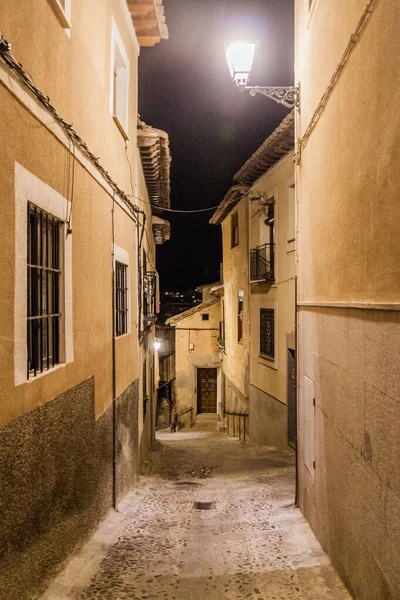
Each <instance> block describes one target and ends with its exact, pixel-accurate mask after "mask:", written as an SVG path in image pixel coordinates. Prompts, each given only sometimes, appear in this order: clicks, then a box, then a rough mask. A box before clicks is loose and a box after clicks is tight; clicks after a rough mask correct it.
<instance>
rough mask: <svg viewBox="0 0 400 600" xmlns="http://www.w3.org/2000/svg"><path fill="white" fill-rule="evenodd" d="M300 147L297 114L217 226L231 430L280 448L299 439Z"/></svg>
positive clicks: (248, 168)
mask: <svg viewBox="0 0 400 600" xmlns="http://www.w3.org/2000/svg"><path fill="white" fill-rule="evenodd" d="M293 146H294V114H292V113H291V114H290V115H288V117H287V118H286V119H285V120H284V121H283V122H282V123H281V125H280V126H279V127H278V128H277V129H276V130H275V131H274V132H273V134H272V135H271V136H270V137H269V138H268V139H267V140H266V141H265V142H264V144H263V145H262V146H261V147H260V148H259V149H258V150H257V152H255V153H254V155H253V156H252V157H250V159H249V160H248V161H247V162H246V163H245V165H243V167H242V168H241V169H240V171H239V172H238V173H237V174H236V175H235V178H234V179H235V185H234V186H233V187H232V188H231V190H230V191H229V192H228V194H227V195H226V196H225V198H224V200H223V201H222V203H221V205H220V206H219V208H218V209H217V211H216V213H215V214H214V216H213V217H212V219H211V223H214V224H219V223H220V224H221V226H222V240H223V275H224V297H223V302H224V306H223V314H224V329H225V335H224V338H225V343H224V346H225V347H224V358H223V370H224V380H225V388H224V391H225V395H224V407H225V415H226V428H228V427H229V430H231V429H232V427H231V425H232V426H233V425H235V433H236V434H238V433H239V435H240V437H242V439H244V438H245V437H250V439H252V440H254V441H257V442H260V443H263V444H268V445H271V446H276V447H280V448H286V447H287V445H288V441H289V442H290V443H291V444H292V445H293V446H294V445H295V437H296V434H295V427H296V395H295V380H294V372H295V351H296V344H295V241H294V238H295V226H294V216H295V206H294V166H293ZM245 415H247V416H246V417H245ZM239 423H240V431H239ZM289 424H290V432H289V430H288V426H289Z"/></svg>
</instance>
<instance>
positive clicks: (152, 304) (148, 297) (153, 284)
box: [143, 273, 157, 320]
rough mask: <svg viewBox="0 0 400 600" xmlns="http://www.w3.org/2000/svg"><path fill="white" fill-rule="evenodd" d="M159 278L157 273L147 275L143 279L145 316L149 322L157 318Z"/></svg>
mask: <svg viewBox="0 0 400 600" xmlns="http://www.w3.org/2000/svg"><path fill="white" fill-rule="evenodd" d="M156 291H157V276H156V274H155V273H146V274H145V275H144V277H143V297H144V302H143V304H144V311H143V316H144V318H145V319H147V320H151V319H155V318H156V317H157V310H156Z"/></svg>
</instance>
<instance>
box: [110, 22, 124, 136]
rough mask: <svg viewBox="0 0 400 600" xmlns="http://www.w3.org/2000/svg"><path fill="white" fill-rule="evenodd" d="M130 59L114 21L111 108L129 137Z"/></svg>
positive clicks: (112, 33)
mask: <svg viewBox="0 0 400 600" xmlns="http://www.w3.org/2000/svg"><path fill="white" fill-rule="evenodd" d="M128 99H129V59H128V55H127V53H126V50H125V48H124V45H123V43H122V39H121V36H120V34H119V31H118V29H117V26H116V24H115V21H114V20H113V21H112V30H111V95H110V110H111V114H112V116H113V117H114V121H115V122H116V124H117V126H118V128H119V130H120V131H121V133H122V135H123V136H124V138H125V139H128Z"/></svg>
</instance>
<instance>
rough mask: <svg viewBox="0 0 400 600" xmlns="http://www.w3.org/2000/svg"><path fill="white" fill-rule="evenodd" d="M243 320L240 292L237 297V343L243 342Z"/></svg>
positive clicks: (242, 303) (242, 296) (242, 299)
mask: <svg viewBox="0 0 400 600" xmlns="http://www.w3.org/2000/svg"><path fill="white" fill-rule="evenodd" d="M243 320H244V291H243V290H240V291H239V292H238V295H237V341H238V342H241V341H242V340H243Z"/></svg>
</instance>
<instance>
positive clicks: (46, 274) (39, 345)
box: [14, 162, 74, 386]
mask: <svg viewBox="0 0 400 600" xmlns="http://www.w3.org/2000/svg"><path fill="white" fill-rule="evenodd" d="M14 169H15V170H14V185H15V240H16V244H15V265H14V268H15V277H14V384H15V385H16V386H19V385H29V384H28V381H33V382H34V381H36V380H37V379H38V378H39V377H42V376H45V377H47V375H49V376H50V373H51V372H52V371H53V365H54V369H56V368H57V367H59V368H61V367H62V366H64V365H66V364H69V363H72V362H73V360H74V336H73V316H72V315H73V297H72V235H68V234H67V233H66V225H65V217H66V215H68V214H70V210H71V204H70V202H68V200H67V199H66V198H64V197H63V196H62V195H61V194H59V193H58V192H57V191H56V190H54V189H53V188H51V187H50V186H49V185H47V184H46V183H44V181H42V180H41V179H39V177H37V176H36V175H34V174H33V173H31V172H30V171H28V170H27V169H25V167H23V166H22V165H20V164H19V163H17V162H16V163H15V165H14ZM41 221H42V222H41ZM57 237H58V241H57ZM28 265H30V267H28ZM57 282H58V283H57ZM52 315H59V317H58V318H57V317H56V316H54V317H53V316H52ZM29 317H38V318H34V319H30V318H29ZM35 321H36V323H35ZM53 322H58V331H57V328H56V325H53ZM49 324H50V325H49ZM47 327H48V333H47V331H46V328H47ZM53 327H54V329H53ZM53 333H54V336H53ZM57 335H58V340H57ZM28 338H29V339H28ZM47 357H48V365H49V368H47ZM41 361H43V366H42V364H41ZM35 370H36V375H37V377H36V376H35ZM27 373H28V374H29V377H28V378H27Z"/></svg>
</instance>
